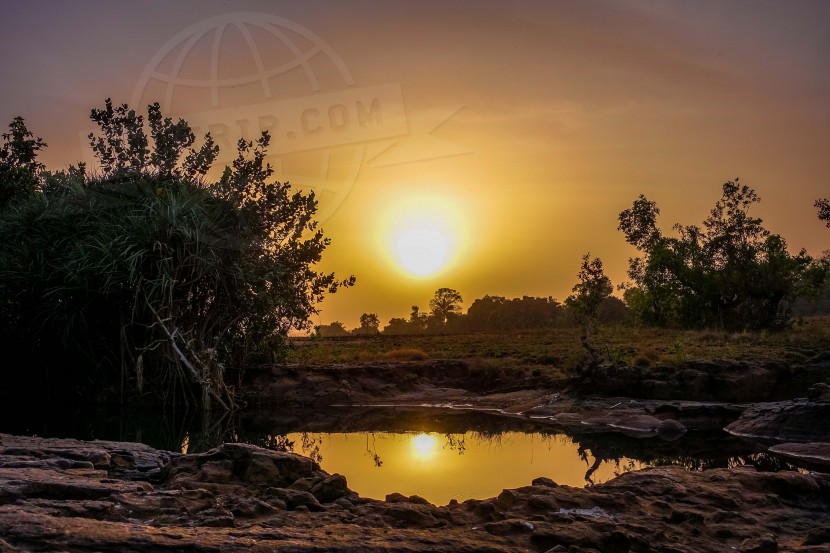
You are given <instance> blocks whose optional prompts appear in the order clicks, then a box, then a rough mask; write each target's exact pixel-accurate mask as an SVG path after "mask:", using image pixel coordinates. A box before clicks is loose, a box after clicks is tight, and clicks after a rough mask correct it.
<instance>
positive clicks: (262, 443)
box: [250, 432, 323, 465]
mask: <svg viewBox="0 0 830 553" xmlns="http://www.w3.org/2000/svg"><path fill="white" fill-rule="evenodd" d="M250 443H252V444H254V445H258V446H259V447H264V448H266V449H272V450H274V451H283V452H286V453H297V452H296V451H295V450H294V447H295V446H296V445H297V444H296V442H295V441H293V440H290V439H288V435H287V434H268V435H266V436H264V437H262V438H259V439H253V440H250ZM321 445H323V434H312V433H310V432H303V433H301V434H300V451H301V452H302V454H303V455H305V456H306V457H308V458H309V459H311V460H312V461H314V462H315V463H317V464H318V465H319V464H320V463H322V462H323V454H322V453H320V446H321Z"/></svg>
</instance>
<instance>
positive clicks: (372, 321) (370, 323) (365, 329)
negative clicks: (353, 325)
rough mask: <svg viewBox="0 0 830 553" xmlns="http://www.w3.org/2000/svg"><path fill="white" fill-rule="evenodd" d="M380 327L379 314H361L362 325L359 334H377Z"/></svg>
mask: <svg viewBox="0 0 830 553" xmlns="http://www.w3.org/2000/svg"><path fill="white" fill-rule="evenodd" d="M378 328H380V319H378V316H377V314H375V313H363V314H362V315H361V316H360V327H359V328H358V329H357V333H358V334H366V335H372V334H377V333H378Z"/></svg>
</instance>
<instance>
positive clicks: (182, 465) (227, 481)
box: [0, 435, 830, 553]
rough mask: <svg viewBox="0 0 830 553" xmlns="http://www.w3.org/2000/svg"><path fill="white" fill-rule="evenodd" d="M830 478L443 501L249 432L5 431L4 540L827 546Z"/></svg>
mask: <svg viewBox="0 0 830 553" xmlns="http://www.w3.org/2000/svg"><path fill="white" fill-rule="evenodd" d="M828 527H830V481H829V480H828V479H827V478H826V477H825V476H822V475H819V474H800V473H796V472H781V473H758V472H755V470H754V469H751V468H745V469H717V470H710V471H706V472H689V471H686V470H685V469H683V468H679V467H661V468H653V469H648V470H643V471H638V472H633V473H627V474H625V475H623V476H621V477H619V478H616V479H615V480H613V481H611V482H608V483H606V484H604V485H599V486H595V487H592V488H587V489H581V488H571V487H568V486H558V485H556V483H554V482H552V481H551V480H548V479H544V478H541V479H537V480H534V482H533V483H532V485H529V486H526V487H522V488H518V489H515V490H505V491H504V492H502V493H501V494H500V495H499V496H498V497H497V498H492V499H487V500H469V501H465V502H463V503H457V502H451V503H450V504H449V505H447V506H443V507H437V506H434V505H431V504H430V503H428V502H427V501H425V500H423V499H422V498H419V497H416V496H412V497H409V498H407V497H404V496H402V495H400V494H392V495H390V496H389V497H388V498H387V501H377V500H371V499H364V498H360V497H358V496H357V495H356V494H354V493H353V492H351V491H350V490H349V489H348V487H347V486H346V482H345V479H344V478H343V477H342V476H339V475H329V474H327V473H325V472H324V471H322V470H320V468H319V466H317V465H316V464H315V463H313V462H312V461H311V460H310V459H306V458H304V457H301V456H298V455H293V454H286V453H278V452H273V451H270V450H265V449H261V448H257V447H254V446H248V445H243V444H225V445H223V446H221V447H219V448H216V449H213V450H211V451H209V452H207V453H203V454H191V455H185V456H182V455H179V454H175V453H169V452H163V451H156V450H153V449H151V448H148V447H146V446H142V445H139V444H128V443H117V442H77V441H74V440H47V439H37V438H20V437H15V436H8V435H0V551H2V552H6V551H73V552H83V551H90V552H91V551H108V552H127V551H131V552H134V551H191V552H201V551H214V552H218V551H222V552H224V551H231V552H232V551H263V552H264V551H294V552H303V551H309V552H310V551H334V552H338V551H341V552H346V551H349V552H355V551H366V552H374V551H387V552H389V551H398V552H416V551H424V552H427V551H430V552H436V551H437V552H441V551H444V552H465V551H469V552H472V551H490V552H507V551H538V552H546V551H570V552H591V551H601V552H623V553H624V552H627V551H688V552H693V551H694V552H721V551H744V552H748V551H754V552H765V551H771V552H774V551H804V552H807V551H826V550H828V549H830V532H827V531H826V530H825V529H826V528H828Z"/></svg>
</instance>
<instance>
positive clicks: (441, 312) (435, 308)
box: [429, 288, 464, 324]
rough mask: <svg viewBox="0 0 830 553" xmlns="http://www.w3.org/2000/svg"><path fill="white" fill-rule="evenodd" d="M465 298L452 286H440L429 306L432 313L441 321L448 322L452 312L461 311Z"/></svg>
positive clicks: (442, 322)
mask: <svg viewBox="0 0 830 553" xmlns="http://www.w3.org/2000/svg"><path fill="white" fill-rule="evenodd" d="M463 301H464V300H463V299H462V298H461V294H459V293H458V292H457V291H456V290H453V289H452V288H439V289H438V290H436V292H435V296H434V297H433V298H432V299H431V300H429V308H430V310H431V311H432V315H433V316H434V317H435V318H436V319H437V320H438V321H439V322H440V323H441V324H446V323H447V317H449V316H450V315H451V314H459V313H461V303H462V302H463Z"/></svg>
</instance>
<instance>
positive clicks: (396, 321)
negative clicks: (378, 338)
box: [383, 317, 415, 335]
mask: <svg viewBox="0 0 830 553" xmlns="http://www.w3.org/2000/svg"><path fill="white" fill-rule="evenodd" d="M383 333H384V334H389V335H400V334H413V333H415V329H413V328H412V325H411V324H410V323H409V321H407V320H406V319H404V318H402V317H393V318H391V319H389V324H387V325H386V326H385V327H383Z"/></svg>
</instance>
